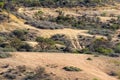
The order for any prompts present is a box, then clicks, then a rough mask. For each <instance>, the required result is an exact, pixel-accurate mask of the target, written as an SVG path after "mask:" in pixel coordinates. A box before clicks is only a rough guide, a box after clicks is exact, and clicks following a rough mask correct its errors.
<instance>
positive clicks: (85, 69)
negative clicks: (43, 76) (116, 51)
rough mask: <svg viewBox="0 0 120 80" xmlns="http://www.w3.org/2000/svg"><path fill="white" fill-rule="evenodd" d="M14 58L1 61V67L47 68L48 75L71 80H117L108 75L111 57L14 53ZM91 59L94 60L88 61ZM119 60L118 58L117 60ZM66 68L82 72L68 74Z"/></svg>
mask: <svg viewBox="0 0 120 80" xmlns="http://www.w3.org/2000/svg"><path fill="white" fill-rule="evenodd" d="M12 54H13V57H11V58H7V59H0V65H3V64H10V65H13V66H17V65H26V66H27V67H30V68H33V69H34V68H36V67H38V66H43V67H45V68H46V71H47V72H48V73H51V72H52V73H54V74H56V75H57V76H59V77H63V78H70V80H75V79H76V78H79V79H80V80H93V78H97V79H99V80H117V79H116V78H115V77H112V76H109V75H108V74H106V73H105V72H106V70H107V69H106V68H109V67H108V66H107V65H108V64H109V63H108V60H109V59H110V60H112V59H113V58H109V57H104V56H100V57H93V56H92V55H85V54H69V53H68V54H67V53H66V54H63V53H51V54H50V53H27V52H15V53H12ZM88 57H91V58H92V59H93V60H92V61H88V60H86V59H87V58H88ZM116 60H117V58H116ZM46 65H55V66H57V67H55V68H51V67H50V66H49V67H47V66H46ZM65 66H75V67H78V68H80V69H82V71H80V72H67V71H64V70H63V69H62V68H63V67H65Z"/></svg>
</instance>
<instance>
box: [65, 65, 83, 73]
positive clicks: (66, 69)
mask: <svg viewBox="0 0 120 80" xmlns="http://www.w3.org/2000/svg"><path fill="white" fill-rule="evenodd" d="M63 69H64V70H65V71H75V72H78V71H82V70H81V69H80V68H77V67H74V66H66V67H64V68H63Z"/></svg>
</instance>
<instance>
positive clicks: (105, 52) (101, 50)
mask: <svg viewBox="0 0 120 80" xmlns="http://www.w3.org/2000/svg"><path fill="white" fill-rule="evenodd" d="M95 50H96V52H98V53H100V54H103V55H109V54H111V53H114V51H113V50H112V49H110V48H104V47H98V48H96V49H95Z"/></svg>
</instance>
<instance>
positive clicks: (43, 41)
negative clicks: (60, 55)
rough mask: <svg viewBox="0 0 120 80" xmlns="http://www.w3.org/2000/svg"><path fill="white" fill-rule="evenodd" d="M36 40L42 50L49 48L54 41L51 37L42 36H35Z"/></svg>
mask: <svg viewBox="0 0 120 80" xmlns="http://www.w3.org/2000/svg"><path fill="white" fill-rule="evenodd" d="M36 41H37V42H38V43H39V46H40V48H41V50H42V51H45V50H48V49H50V48H51V46H52V45H54V44H55V42H54V41H53V40H52V39H49V38H43V37H37V38H36Z"/></svg>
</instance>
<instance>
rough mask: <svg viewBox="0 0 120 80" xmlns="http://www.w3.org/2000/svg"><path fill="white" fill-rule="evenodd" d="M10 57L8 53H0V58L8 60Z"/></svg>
mask: <svg viewBox="0 0 120 80" xmlns="http://www.w3.org/2000/svg"><path fill="white" fill-rule="evenodd" d="M11 56H12V55H11V54H10V53H8V52H0V58H8V57H11Z"/></svg>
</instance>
